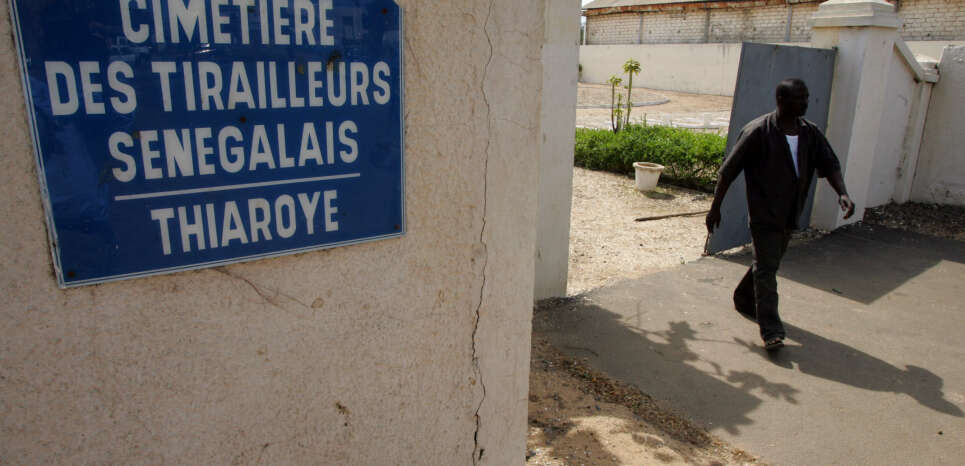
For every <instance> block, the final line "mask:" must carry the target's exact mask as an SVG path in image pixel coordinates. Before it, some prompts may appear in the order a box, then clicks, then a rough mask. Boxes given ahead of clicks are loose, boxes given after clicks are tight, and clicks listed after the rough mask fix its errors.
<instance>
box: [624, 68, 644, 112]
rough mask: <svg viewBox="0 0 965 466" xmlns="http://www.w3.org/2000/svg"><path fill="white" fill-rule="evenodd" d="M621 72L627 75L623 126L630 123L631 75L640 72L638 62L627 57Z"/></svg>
mask: <svg viewBox="0 0 965 466" xmlns="http://www.w3.org/2000/svg"><path fill="white" fill-rule="evenodd" d="M623 72H624V73H626V74H627V75H628V79H627V115H626V122H625V123H624V126H626V125H629V124H630V109H631V108H633V101H632V100H631V99H630V96H631V93H632V92H633V75H635V74H640V62H638V61H636V60H634V59H632V58H631V59H629V60H627V61H626V63H624V64H623Z"/></svg>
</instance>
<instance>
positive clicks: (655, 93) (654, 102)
mask: <svg viewBox="0 0 965 466" xmlns="http://www.w3.org/2000/svg"><path fill="white" fill-rule="evenodd" d="M620 93H621V94H622V95H623V96H624V97H626V90H625V89H622V90H620ZM631 96H632V98H633V104H634V107H633V109H632V110H631V112H630V121H631V122H633V123H644V122H646V123H648V124H651V125H664V126H675V127H680V128H693V129H702V130H713V131H719V132H720V133H721V134H724V135H726V134H727V126H728V124H730V110H731V102H732V99H731V98H730V97H723V96H714V95H701V94H688V93H685V92H673V91H661V90H654V89H647V88H636V87H635V88H634V89H633V93H631ZM610 100H611V90H610V86H607V85H601V84H586V83H580V85H579V90H578V97H577V110H576V126H577V127H580V128H596V129H609V128H610Z"/></svg>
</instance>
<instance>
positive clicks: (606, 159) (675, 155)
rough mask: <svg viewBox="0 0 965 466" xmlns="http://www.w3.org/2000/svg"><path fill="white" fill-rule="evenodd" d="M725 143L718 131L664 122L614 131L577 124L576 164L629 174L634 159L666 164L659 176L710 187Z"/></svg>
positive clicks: (700, 187)
mask: <svg viewBox="0 0 965 466" xmlns="http://www.w3.org/2000/svg"><path fill="white" fill-rule="evenodd" d="M726 146H727V139H726V138H725V137H722V136H720V135H717V134H711V133H697V132H694V131H690V130H686V129H681V128H671V127H667V126H642V125H631V126H629V127H627V128H624V129H623V130H622V131H620V132H619V133H616V134H614V133H613V132H612V131H610V130H601V129H584V128H577V130H576V152H575V156H576V157H575V164H576V166H578V167H584V168H589V169H591V170H605V171H609V172H614V173H621V174H632V173H633V162H653V163H659V164H660V165H663V166H665V167H666V169H665V170H664V172H663V175H662V177H663V178H664V179H666V180H667V181H669V182H671V183H673V184H677V185H680V186H685V187H689V188H697V189H702V190H705V191H712V190H713V189H714V185H715V184H716V183H717V169H718V168H720V164H721V162H722V161H723V159H724V150H725V148H726Z"/></svg>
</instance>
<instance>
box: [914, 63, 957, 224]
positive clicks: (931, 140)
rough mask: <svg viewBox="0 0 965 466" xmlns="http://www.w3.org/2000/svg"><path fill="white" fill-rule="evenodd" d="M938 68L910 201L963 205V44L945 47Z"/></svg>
mask: <svg viewBox="0 0 965 466" xmlns="http://www.w3.org/2000/svg"><path fill="white" fill-rule="evenodd" d="M938 71H939V73H940V76H941V79H940V80H939V81H938V83H937V84H935V88H934V89H933V91H932V98H931V103H930V104H929V107H928V116H927V119H926V121H925V131H924V136H923V138H922V145H921V153H920V156H919V159H918V170H917V171H916V174H915V185H914V188H913V191H912V200H913V201H917V202H935V203H940V204H956V205H965V119H963V118H962V109H963V108H965V46H963V47H954V48H950V49H947V50H946V51H945V54H944V56H943V57H942V61H941V63H940V64H939V65H938Z"/></svg>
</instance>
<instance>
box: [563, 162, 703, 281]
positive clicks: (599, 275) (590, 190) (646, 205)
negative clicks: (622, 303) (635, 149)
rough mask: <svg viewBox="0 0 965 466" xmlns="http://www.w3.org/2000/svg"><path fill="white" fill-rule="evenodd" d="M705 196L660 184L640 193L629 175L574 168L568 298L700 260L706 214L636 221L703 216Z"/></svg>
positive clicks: (700, 193)
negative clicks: (657, 218)
mask: <svg viewBox="0 0 965 466" xmlns="http://www.w3.org/2000/svg"><path fill="white" fill-rule="evenodd" d="M712 200H713V199H712V197H711V196H710V195H709V194H707V193H702V192H698V191H692V190H689V189H684V188H678V187H676V186H671V185H659V186H658V188H657V191H654V192H650V193H641V192H639V191H637V190H636V189H635V188H634V180H633V178H631V177H627V176H621V175H615V174H612V173H606V172H599V171H592V170H586V169H583V168H574V169H573V208H572V213H571V220H570V266H569V284H568V286H567V294H568V295H576V294H580V293H583V292H586V291H589V290H591V289H593V288H597V287H600V286H604V285H607V284H610V283H615V282H616V281H619V280H622V279H625V278H634V277H639V276H642V275H646V274H648V273H653V272H655V271H658V270H662V269H665V268H668V267H673V266H675V265H680V264H682V263H685V262H690V261H693V260H696V259H698V258H700V255H701V254H702V253H703V249H704V242H705V240H706V238H707V232H706V229H705V227H704V216H703V215H697V216H693V217H675V218H668V219H664V220H653V221H647V222H636V221H634V219H636V218H638V217H650V216H659V215H666V214H680V213H690V212H702V211H706V210H708V209H709V208H710V203H711V201H712Z"/></svg>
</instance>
